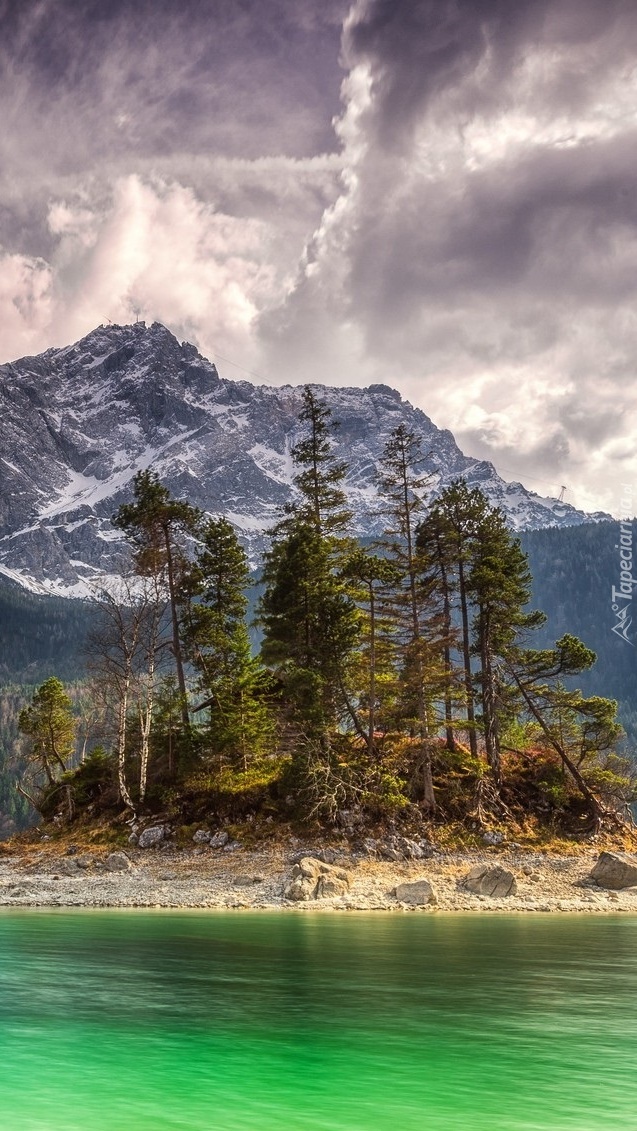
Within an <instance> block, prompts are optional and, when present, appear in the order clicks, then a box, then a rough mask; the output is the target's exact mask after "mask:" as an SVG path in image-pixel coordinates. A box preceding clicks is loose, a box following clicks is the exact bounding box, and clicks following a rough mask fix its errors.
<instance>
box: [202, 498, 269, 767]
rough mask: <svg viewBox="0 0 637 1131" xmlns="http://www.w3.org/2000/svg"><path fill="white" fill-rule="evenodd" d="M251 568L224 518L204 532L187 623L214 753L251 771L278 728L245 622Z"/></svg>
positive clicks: (206, 526) (210, 522) (210, 523)
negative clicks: (246, 592) (253, 763)
mask: <svg viewBox="0 0 637 1131" xmlns="http://www.w3.org/2000/svg"><path fill="white" fill-rule="evenodd" d="M249 578H250V575H249V570H248V561H247V557H246V554H245V552H244V550H243V549H242V547H241V545H240V544H239V540H238V538H237V535H236V533H235V530H234V527H233V526H232V525H231V524H230V523H229V522H228V521H227V519H225V518H211V519H208V521H207V522H205V524H204V525H203V526H202V529H201V533H200V544H199V549H198V552H197V556H196V560H195V564H194V569H193V571H192V574H191V586H192V590H193V595H194V596H196V598H197V600H196V601H191V602H190V603H189V604H188V606H187V611H186V614H185V620H184V640H185V648H186V654H187V656H188V658H189V660H190V661H191V663H192V664H193V667H194V668H195V670H196V671H197V672H198V673H199V688H200V690H201V691H202V692H204V693H205V694H206V695H207V699H206V700H205V702H204V704H202V705H200V707H199V710H201V709H203V707H204V706H205V707H208V708H209V711H210V739H209V742H210V746H211V748H212V749H214V750H215V751H216V753H217V754H218V755H219V758H220V760H223V758H224V757H226V756H228V757H230V758H231V759H232V760H233V761H234V762H235V764H236V763H237V762H238V763H239V765H240V766H241V767H242V768H243V769H244V770H245V769H247V766H248V761H249V760H250V759H251V758H254V757H260V756H263V755H264V754H265V753H267V752H268V751H269V750H271V749H272V745H273V736H274V725H273V719H272V715H271V712H270V710H269V707H268V703H267V697H268V678H267V673H266V672H265V671H264V669H263V667H262V665H261V664H260V663H259V662H258V661H257V660H256V659H254V658H253V656H252V653H251V648H250V639H249V635H248V629H247V626H246V623H245V616H246V610H247V605H248V602H247V598H246V596H245V592H244V590H245V588H246V587H247V585H248V583H249Z"/></svg>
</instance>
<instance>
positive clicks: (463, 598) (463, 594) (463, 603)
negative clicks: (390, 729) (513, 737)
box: [458, 557, 478, 758]
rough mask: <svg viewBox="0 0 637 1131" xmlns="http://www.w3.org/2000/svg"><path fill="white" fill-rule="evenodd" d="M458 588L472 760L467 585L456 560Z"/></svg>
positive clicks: (460, 563) (475, 742)
mask: <svg viewBox="0 0 637 1131" xmlns="http://www.w3.org/2000/svg"><path fill="white" fill-rule="evenodd" d="M458 587H459V590H460V614H461V617H462V657H463V662H464V686H465V694H466V697H467V727H468V730H469V749H470V750H471V753H472V755H473V757H474V758H477V757H478V736H477V734H476V715H475V705H474V697H473V682H472V678H471V651H470V640H471V637H470V636H469V609H468V604H467V585H466V581H465V576H464V562H463V560H462V557H459V559H458Z"/></svg>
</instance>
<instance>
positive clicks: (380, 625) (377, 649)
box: [341, 548, 399, 758]
mask: <svg viewBox="0 0 637 1131" xmlns="http://www.w3.org/2000/svg"><path fill="white" fill-rule="evenodd" d="M341 572H342V576H343V577H344V578H345V579H346V580H347V581H348V582H349V583H350V594H351V596H352V597H353V599H354V601H355V602H356V604H357V606H358V608H359V610H360V612H361V632H360V640H359V648H358V650H359V655H360V661H361V662H360V664H359V665H358V667H357V676H358V698H359V700H361V699H362V701H363V703H366V704H367V730H366V732H363V731H362V730H361V728H358V727H357V729H359V731H360V732H361V733H362V734H363V735H364V737H365V741H366V745H367V753H368V755H369V757H370V758H375V757H376V756H377V752H376V740H375V734H376V725H377V720H378V714H377V712H378V709H379V708H380V707H381V706H382V702H381V700H380V697H379V688H381V687H382V688H384V690H385V691H386V692H387V690H388V685H390V686H391V687H392V689H393V690H394V691H395V686H396V670H395V661H396V641H395V639H394V637H395V625H394V624H393V622H392V621H391V619H389V618H388V617H387V616H386V615H385V613H384V607H385V599H386V595H387V591H388V588H389V587H390V586H395V585H396V584H397V583H398V581H399V574H398V571H397V569H396V566H395V565H394V564H393V563H392V562H390V561H389V560H388V559H387V558H383V557H379V555H378V554H372V553H370V552H369V551H368V550H364V549H362V548H359V549H358V550H355V551H354V552H353V553H351V554H350V555H349V556H348V557H347V559H346V560H345V562H344V564H343V567H342V571H341ZM365 682H366V683H367V687H366V688H365V689H364V690H363V688H364V683H365Z"/></svg>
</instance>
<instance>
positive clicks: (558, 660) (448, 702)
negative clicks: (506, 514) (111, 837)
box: [0, 390, 637, 835]
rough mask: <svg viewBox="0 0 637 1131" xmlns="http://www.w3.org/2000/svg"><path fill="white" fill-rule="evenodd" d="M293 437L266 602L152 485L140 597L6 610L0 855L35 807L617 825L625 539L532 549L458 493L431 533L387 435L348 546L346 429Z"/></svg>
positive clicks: (123, 524)
mask: <svg viewBox="0 0 637 1131" xmlns="http://www.w3.org/2000/svg"><path fill="white" fill-rule="evenodd" d="M301 420H302V422H303V423H304V424H305V428H307V430H308V435H307V439H302V440H301V441H300V442H299V444H298V446H296V447H295V448H294V449H293V452H292V456H293V459H294V461H295V465H296V467H298V474H296V476H295V483H296V485H298V489H299V492H300V501H299V503H298V504H295V507H290V508H287V509H286V510H284V512H283V513H282V517H281V520H279V523H278V525H277V527H276V528H275V530H274V532H273V544H272V547H270V550H269V551H268V552H267V553H266V555H265V561H264V569H262V577H261V578H260V582H259V587H258V588H259V596H258V599H256V589H257V587H256V585H255V577H253V575H252V576H250V573H249V570H248V561H247V558H246V554H244V552H243V550H242V549H241V546H240V544H239V542H238V539H236V534H235V532H234V530H233V527H232V526H231V524H230V523H229V521H227V520H226V519H223V518H206V516H204V515H203V513H201V512H200V511H198V510H197V508H193V507H192V506H191V504H190V503H189V502H188V501H187V500H179V499H173V498H172V497H171V494H170V491H169V490H167V489H166V487H165V486H164V485H162V484H161V481H160V480H158V477H157V476H156V474H155V473H152V472H144V473H139V475H138V476H137V477H136V483H135V491H136V494H135V501H134V502H132V503H127V504H123V506H122V507H120V509H119V512H118V515H117V516H115V518H114V523H115V525H117V526H119V527H120V528H121V529H122V530H123V533H124V535H126V536H127V538H128V539H129V543H130V546H131V551H132V560H134V565H135V571H136V573H137V578H136V580H134V581H132V584H131V580H129V581H127V580H126V579H124V580H122V581H121V585H119V586H117V587H115V588H111V590H105V592H104V594H103V596H102V598H101V599H96V601H95V602H93V603H92V604H89V603H88V602H83V603H79V602H64V601H61V599H57V598H50V597H49V598H46V597H37V596H35V595H33V594H29V593H26V592H25V590H21V589H19V588H18V587H17V586H14V585H12V584H9V582H7V584H5V585H3V586H2V588H1V589H0V611H1V614H2V619H1V622H0V623H1V625H2V627H1V630H0V631H1V633H2V637H1V644H2V666H1V668H0V672H1V675H2V676H3V687H2V689H1V691H0V743H1V744H2V771H1V772H0V835H1V834H2V831H5V832H6V831H7V830H10V828H11V827H12V826H14V823H15V824H18V826H20V824H23V823H24V822H25V821H26V820H28V819H29V815H32V811H31V810H29V809H28V805H27V804H26V802H25V797H32V798H34V804H36V805H37V808H38V809H40V810H41V812H46V813H48V814H49V815H52V814H53V813H57V814H58V817H57V819H58V820H66V819H74V814H75V813H76V811H77V808H78V806H80V808H81V805H86V804H88V803H89V802H91V808H92V809H93V808H94V806H95V804H98V806H100V808H103V806H104V805H105V806H106V809H109V806H111V808H113V806H115V808H117V806H118V804H119V805H121V804H122V803H123V804H124V805H126V806H127V808H128V809H129V811H132V812H135V810H136V808H137V806H138V805H140V804H143V805H144V804H146V805H148V804H149V805H150V806H153V805H157V804H158V805H165V804H166V802H167V800H169V798H170V804H171V806H173V808H175V812H177V811H179V812H180V813H181V817H182V819H186V817H187V815H188V813H192V812H195V811H196V810H197V808H198V805H199V806H200V805H201V804H208V805H209V804H214V805H217V804H230V805H231V809H232V808H234V810H236V811H240V810H241V809H242V806H243V808H246V806H248V809H250V805H253V803H255V800H256V797H257V795H258V796H260V798H261V801H260V802H259V804H262V803H264V802H265V800H266V798H268V797H269V802H268V804H270V803H272V802H276V798H278V802H276V804H279V805H281V804H282V801H281V798H282V797H283V796H284V795H286V796H287V797H292V798H293V809H294V806H295V808H296V810H298V811H299V812H300V813H301V812H305V814H310V815H313V817H320V815H321V814H322V815H324V817H330V818H334V817H335V814H336V813H337V811H339V810H341V809H343V808H345V809H347V808H348V806H351V805H355V806H356V808H358V809H361V810H364V811H367V812H368V813H369V814H372V815H373V814H375V815H376V819H385V818H387V819H389V818H391V819H394V818H395V817H396V814H397V813H399V812H402V811H405V812H412V811H414V812H415V811H416V810H420V811H421V813H422V814H424V815H427V817H428V818H432V817H434V815H436V814H438V815H437V817H436V819H440V818H442V819H447V817H448V815H449V813H455V814H456V817H458V819H460V820H464V819H468V817H470V815H471V814H473V815H471V819H472V820H474V821H475V820H477V821H479V823H484V821H485V820H487V821H489V820H493V819H498V814H500V815H502V814H505V813H509V815H510V806H511V805H513V806H514V809H515V808H516V806H517V812H518V814H522V815H524V813H525V812H527V809H526V806H527V805H530V806H531V810H530V811H535V813H536V817H540V819H542V818H541V814H542V813H543V812H546V811H550V812H552V813H553V818H551V819H552V820H553V819H554V820H557V819H558V814H561V817H560V818H559V819H560V820H561V819H565V820H567V823H568V820H570V821H571V823H573V822H574V823H573V827H579V826H582V827H583V828H584V827H596V826H597V824H599V823H600V821H602V820H603V818H604V814H605V813H606V812H610V811H609V810H606V809H605V804H606V801H604V800H603V798H604V797H605V798H606V800H608V798H611V803H612V804H614V803H616V802H614V801H613V800H612V798H616V800H617V801H618V803H619V804H620V808H621V805H622V804H625V802H626V800H627V798H628V797H629V795H630V789H631V786H630V783H629V777H626V767H625V768H623V769H622V768H621V765H620V762H619V761H617V759H616V761H612V759H613V758H614V754H613V753H612V751H613V749H614V745H616V739H617V734H618V726H617V724H616V720H614V718H613V706H612V703H611V702H610V701H609V700H610V699H617V700H619V702H620V720H621V722H622V723H623V725H625V727H626V728H627V731H628V732H629V739H628V742H627V743H626V744H625V749H626V750H627V751H629V752H630V750H631V745H632V740H634V736H635V731H636V728H637V711H636V710H635V703H636V700H637V694H636V692H637V679H636V667H635V659H634V656H635V650H634V644H632V640H631V638H630V633H629V627H630V624H629V622H628V623H625V637H620V636H619V634H618V633H617V632H613V631H612V630H613V627H616V625H617V615H616V610H613V608H612V605H611V593H612V586H613V584H616V585H619V580H620V578H619V568H620V567H619V550H618V546H619V538H620V527H619V525H618V524H616V523H604V524H599V525H588V526H580V527H571V528H567V529H550V530H539V532H532V533H528V534H525V535H524V537H523V549H520V546H519V544H518V543H517V542H516V539H515V538H514V537H513V536H511V534H510V532H509V530H508V529H507V525H506V521H505V518H503V516H502V513H501V512H500V511H498V510H496V509H493V508H492V507H490V506H489V503H488V501H487V499H485V498H484V495H483V494H482V493H481V491H480V490H477V489H472V487H470V486H468V485H467V484H466V483H465V482H464V481H458V483H456V484H453V485H451V486H450V487H448V489H446V490H445V491H444V492H442V493H441V494H440V497H439V498H438V499H437V500H436V502H434V504H433V506H432V507H431V508H430V509H429V510H428V508H427V507H425V504H424V502H423V487H425V486H427V476H424V477H423V476H422V475H421V474H420V473H419V463H420V460H421V454H420V441H419V439H418V438H416V437H415V434H413V433H410V432H408V431H407V430H405V429H404V428H403V426H402V425H401V426H399V428H398V429H397V430H396V431H395V432H394V433H393V435H391V437H390V439H389V441H388V442H387V444H386V448H385V452H384V458H382V473H381V475H380V477H379V484H378V485H379V494H380V495H381V497H384V499H385V506H386V511H385V512H386V515H387V527H386V532H385V535H384V537H382V538H381V539H380V541H377V542H376V543H373V544H365V545H362V544H361V543H356V541H355V538H354V537H353V536H352V534H351V532H350V529H348V527H350V521H351V512H350V511H348V509H347V504H346V498H345V495H344V493H343V491H342V490H341V484H342V482H343V478H344V475H345V464H343V463H339V461H338V460H336V459H335V458H334V456H333V452H332V432H333V430H334V428H336V422H333V420H332V414H330V412H329V409H328V408H326V407H325V406H322V405H321V404H320V403H319V402H318V400H317V399H316V397H315V395H313V394H312V392H311V391H310V390H307V394H305V407H304V412H303V414H302V416H301ZM623 536H625V538H626V537H629V535H628V534H627V532H626V529H625V532H623ZM526 555H527V556H526ZM527 558H528V562H527ZM528 565H530V567H531V570H528ZM532 578H533V580H532ZM248 610H249V613H248ZM534 610H542V611H543V612H542V613H536V612H534ZM544 614H545V615H544ZM255 616H256V619H257V622H258V632H259V637H258V640H257V639H256V638H255V636H253V639H252V648H251V646H250V639H249V623H250V622H251V621H252V620H253V619H255ZM578 638H579V639H578ZM556 641H557V642H556ZM582 641H583V642H582ZM255 646H256V648H257V649H259V651H258V655H253V654H252V653H253V651H255ZM591 649H593V650H594V651H595V653H596V654H597V657H599V658H597V663H596V664H593V659H594V655H593V651H592V650H591ZM53 675H54V676H55V679H52V676H53ZM41 680H44V683H43V684H42V687H40V688H37V683H38V682H40V681H41ZM60 680H62V681H63V682H64V683H66V684H67V690H66V691H64V688H63V684H62V683H61V682H59V681H60ZM74 681H75V687H74V685H72V684H74ZM577 689H582V690H580V691H579V690H577ZM582 692H583V694H582ZM20 711H21V715H20ZM54 719H57V722H54ZM58 726H59V727H61V729H60V732H59V739H60V742H61V737H60V736H63V742H62V744H61V745H60V742H57V740H55V737H54V732H55V727H58ZM19 732H21V739H20V737H19ZM92 750H95V751H96V753H95V756H94V757H93V758H91V757H89V758H88V761H87V762H86V763H84V757H85V756H86V754H91V751H92ZM80 752H81V765H80V767H79V769H77V763H78V758H80ZM511 757H513V761H511ZM609 758H610V759H611V760H609ZM518 759H522V761H519V760H518ZM197 767H198V769H196V768H197ZM565 775H566V778H565ZM567 779H568V780H570V786H569V787H568V788H567V787H566V786H565V784H563V783H565V780H567ZM16 780H21V786H20V789H21V791H23V792H21V794H18V795H16V791H15V785H16ZM25 786H26V792H25ZM201 789H204V794H205V798H207V800H204V802H201V801H199V802H197V801H193V800H192V795H193V794H197V795H198V794H199V793H200V792H201ZM458 791H459V792H458ZM618 791H619V792H618ZM244 794H246V796H243V795H244ZM240 795H241V797H243V800H242V801H236V797H238V796H240ZM229 797H234V798H235V800H234V801H231V802H230V801H229ZM38 798H40V800H38ZM63 798H66V800H64V801H62V800H63ZM223 798H225V801H224V800H223ZM505 798H507V800H506V801H505ZM287 804H289V802H287V801H286V802H285V804H284V806H283V808H284V809H285V805H287ZM60 806H62V809H60ZM64 806H66V808H64ZM64 814H66V815H64ZM391 814H393V817H391ZM462 814H464V817H463V815H462ZM475 814H477V815H475ZM568 814H570V815H568ZM583 821H584V824H582V822H583ZM587 822H588V824H587ZM589 822H593V823H592V826H591V824H589Z"/></svg>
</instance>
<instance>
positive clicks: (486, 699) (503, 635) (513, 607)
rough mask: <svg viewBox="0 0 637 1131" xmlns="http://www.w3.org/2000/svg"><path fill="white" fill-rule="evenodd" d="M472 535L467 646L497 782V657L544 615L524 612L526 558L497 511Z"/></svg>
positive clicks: (500, 707) (501, 692)
mask: <svg viewBox="0 0 637 1131" xmlns="http://www.w3.org/2000/svg"><path fill="white" fill-rule="evenodd" d="M476 535H477V536H476V537H475V539H474V542H473V556H472V560H471V568H470V573H469V577H468V581H467V591H468V594H469V597H470V599H471V601H472V603H473V605H474V607H475V609H476V613H475V618H474V634H475V640H474V644H473V650H474V652H475V654H476V655H477V656H479V658H480V665H481V669H480V673H479V676H478V679H479V684H480V692H481V700H482V722H483V732H484V744H485V751H486V756H487V761H488V763H489V767H490V769H491V772H492V775H493V778H494V780H495V782H496V784H497V785H499V784H500V780H501V776H502V775H501V766H500V716H501V715H503V714H504V712H505V710H506V694H505V686H504V685H505V680H504V678H503V674H502V671H501V664H500V660H501V659H502V658H505V657H506V656H507V655H508V653H509V651H510V649H511V648H512V647H513V646H514V645H515V644H516V642H517V641H518V639H519V637H520V635H521V634H523V633H524V632H526V631H527V630H529V629H533V628H537V627H538V626H539V625H540V624H542V623H543V621H544V619H545V617H544V614H543V613H541V612H527V611H526V606H527V604H528V601H529V598H530V596H531V575H530V573H529V568H528V562H527V558H526V555H525V554H524V552H523V551H522V548H521V546H520V543H519V541H518V540H517V539H516V538H514V537H512V535H511V533H510V531H509V530H508V528H507V526H506V523H505V521H504V516H503V515H502V512H501V511H499V510H494V509H493V508H490V507H488V508H487V509H486V510H485V512H484V514H483V516H482V519H481V521H480V523H479V525H478V528H477V530H476Z"/></svg>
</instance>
